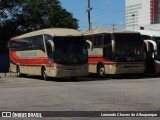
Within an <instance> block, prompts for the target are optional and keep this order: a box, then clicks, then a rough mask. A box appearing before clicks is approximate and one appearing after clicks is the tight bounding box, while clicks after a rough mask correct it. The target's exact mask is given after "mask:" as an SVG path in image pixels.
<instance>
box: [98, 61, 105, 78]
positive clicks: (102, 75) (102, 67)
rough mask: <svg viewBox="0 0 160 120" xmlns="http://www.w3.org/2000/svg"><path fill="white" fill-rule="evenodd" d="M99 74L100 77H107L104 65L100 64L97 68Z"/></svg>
mask: <svg viewBox="0 0 160 120" xmlns="http://www.w3.org/2000/svg"><path fill="white" fill-rule="evenodd" d="M97 74H98V76H99V77H105V68H104V65H102V64H101V65H99V66H98V69H97Z"/></svg>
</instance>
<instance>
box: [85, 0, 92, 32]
mask: <svg viewBox="0 0 160 120" xmlns="http://www.w3.org/2000/svg"><path fill="white" fill-rule="evenodd" d="M92 9H93V8H91V7H90V0H88V9H87V10H86V12H88V30H91V10H92Z"/></svg>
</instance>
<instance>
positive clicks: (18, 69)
mask: <svg viewBox="0 0 160 120" xmlns="http://www.w3.org/2000/svg"><path fill="white" fill-rule="evenodd" d="M17 76H18V77H20V76H21V73H20V68H19V66H17Z"/></svg>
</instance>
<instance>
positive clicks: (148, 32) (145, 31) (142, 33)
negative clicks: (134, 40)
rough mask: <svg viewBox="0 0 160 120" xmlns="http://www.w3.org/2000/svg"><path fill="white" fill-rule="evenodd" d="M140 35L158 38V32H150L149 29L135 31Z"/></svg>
mask: <svg viewBox="0 0 160 120" xmlns="http://www.w3.org/2000/svg"><path fill="white" fill-rule="evenodd" d="M137 31H138V32H139V33H140V34H141V35H148V36H151V37H154V36H155V37H160V30H150V29H145V30H137Z"/></svg>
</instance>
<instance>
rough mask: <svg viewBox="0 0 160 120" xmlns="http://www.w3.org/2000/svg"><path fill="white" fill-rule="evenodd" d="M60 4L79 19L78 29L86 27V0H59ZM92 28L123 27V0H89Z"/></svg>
mask: <svg viewBox="0 0 160 120" xmlns="http://www.w3.org/2000/svg"><path fill="white" fill-rule="evenodd" d="M60 2H61V5H62V7H63V8H65V9H66V10H67V11H68V12H70V13H72V14H73V17H75V18H77V19H78V20H79V30H87V29H88V14H87V13H86V9H87V7H88V0H60ZM90 2H91V7H92V8H93V10H92V11H91V23H92V24H91V25H92V29H96V28H99V29H100V28H102V29H103V28H104V29H113V25H115V29H125V0H90Z"/></svg>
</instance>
